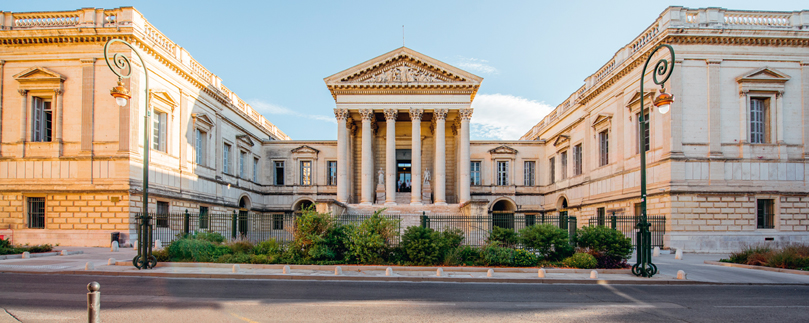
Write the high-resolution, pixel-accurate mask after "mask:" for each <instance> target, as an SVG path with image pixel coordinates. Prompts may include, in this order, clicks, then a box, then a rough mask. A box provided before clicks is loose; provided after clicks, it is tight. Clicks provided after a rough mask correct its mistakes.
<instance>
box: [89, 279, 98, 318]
mask: <svg viewBox="0 0 809 323" xmlns="http://www.w3.org/2000/svg"><path fill="white" fill-rule="evenodd" d="M100 289H101V284H99V283H98V282H92V283H89V284H87V290H88V291H90V292H89V293H87V322H89V323H100V322H101V292H99V290H100Z"/></svg>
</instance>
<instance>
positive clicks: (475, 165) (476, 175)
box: [470, 161, 480, 185]
mask: <svg viewBox="0 0 809 323" xmlns="http://www.w3.org/2000/svg"><path fill="white" fill-rule="evenodd" d="M470 175H471V176H470V177H471V181H472V183H471V184H472V185H480V162H479V161H473V162H472V167H471V174H470Z"/></svg>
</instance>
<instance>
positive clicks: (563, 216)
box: [559, 212, 567, 229]
mask: <svg viewBox="0 0 809 323" xmlns="http://www.w3.org/2000/svg"><path fill="white" fill-rule="evenodd" d="M559 228H560V229H567V212H559Z"/></svg>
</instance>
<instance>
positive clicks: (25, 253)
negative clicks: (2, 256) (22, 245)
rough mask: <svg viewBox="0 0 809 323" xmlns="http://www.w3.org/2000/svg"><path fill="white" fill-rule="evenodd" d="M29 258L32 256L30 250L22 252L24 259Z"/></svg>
mask: <svg viewBox="0 0 809 323" xmlns="http://www.w3.org/2000/svg"><path fill="white" fill-rule="evenodd" d="M28 258H31V253H30V252H28V251H25V252H23V253H22V259H28Z"/></svg>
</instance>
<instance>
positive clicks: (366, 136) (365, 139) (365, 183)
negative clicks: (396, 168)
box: [360, 109, 374, 205]
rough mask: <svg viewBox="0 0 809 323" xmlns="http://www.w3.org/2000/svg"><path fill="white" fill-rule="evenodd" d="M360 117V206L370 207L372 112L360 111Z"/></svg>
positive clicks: (372, 199)
mask: <svg viewBox="0 0 809 323" xmlns="http://www.w3.org/2000/svg"><path fill="white" fill-rule="evenodd" d="M360 116H362V174H361V181H360V185H361V186H362V190H361V196H360V204H362V205H371V204H373V203H374V153H373V151H371V149H372V148H371V139H373V138H372V137H373V135H372V134H371V121H373V119H374V110H371V109H360Z"/></svg>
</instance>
